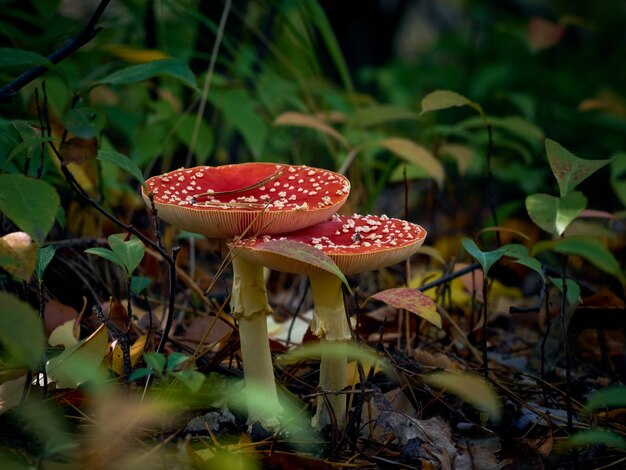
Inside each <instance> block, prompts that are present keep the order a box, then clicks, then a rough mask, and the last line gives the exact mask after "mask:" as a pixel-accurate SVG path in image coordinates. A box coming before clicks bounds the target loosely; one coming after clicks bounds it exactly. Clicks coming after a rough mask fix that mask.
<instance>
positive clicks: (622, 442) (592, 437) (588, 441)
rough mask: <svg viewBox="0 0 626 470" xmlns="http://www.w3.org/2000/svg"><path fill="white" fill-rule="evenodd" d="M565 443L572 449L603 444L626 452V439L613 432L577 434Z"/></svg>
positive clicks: (596, 430)
mask: <svg viewBox="0 0 626 470" xmlns="http://www.w3.org/2000/svg"><path fill="white" fill-rule="evenodd" d="M567 443H568V444H569V445H570V446H572V447H579V446H591V445H597V444H604V445H605V446H607V447H612V448H614V449H619V450H622V451H626V439H624V438H623V437H622V436H620V435H619V434H616V433H614V432H611V431H600V430H598V429H589V430H586V431H580V432H577V433H576V434H574V435H573V436H572V437H570V438H569V439H568V441H567Z"/></svg>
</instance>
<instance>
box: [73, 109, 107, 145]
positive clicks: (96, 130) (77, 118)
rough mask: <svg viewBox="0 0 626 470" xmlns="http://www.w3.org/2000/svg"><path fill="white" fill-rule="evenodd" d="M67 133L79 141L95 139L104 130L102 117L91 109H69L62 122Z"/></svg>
mask: <svg viewBox="0 0 626 470" xmlns="http://www.w3.org/2000/svg"><path fill="white" fill-rule="evenodd" d="M63 124H65V127H66V128H67V130H68V131H70V132H71V133H72V134H74V135H75V136H76V137H80V138H81V139H91V138H92V137H97V136H98V135H99V134H100V132H101V131H102V129H104V125H105V120H104V116H103V115H102V114H100V113H99V112H98V111H96V110H95V109H92V108H74V109H70V110H69V111H68V112H67V115H66V116H65V119H64V120H63Z"/></svg>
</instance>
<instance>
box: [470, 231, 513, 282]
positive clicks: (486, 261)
mask: <svg viewBox="0 0 626 470" xmlns="http://www.w3.org/2000/svg"><path fill="white" fill-rule="evenodd" d="M461 244H462V245H463V248H465V249H466V250H467V252H468V253H469V254H470V255H472V256H473V257H474V258H476V261H478V262H479V263H480V265H481V266H482V268H483V272H484V273H485V275H487V274H489V270H490V269H491V266H493V264H494V263H495V262H496V261H498V260H499V259H500V258H502V257H503V256H504V255H505V254H506V250H505V249H504V248H498V249H497V250H493V251H481V250H480V248H478V246H476V243H474V241H473V240H471V239H469V238H464V239H463V240H461Z"/></svg>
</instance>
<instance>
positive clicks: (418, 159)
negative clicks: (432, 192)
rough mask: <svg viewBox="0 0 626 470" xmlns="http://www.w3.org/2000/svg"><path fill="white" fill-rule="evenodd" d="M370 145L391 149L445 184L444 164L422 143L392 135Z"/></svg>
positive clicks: (438, 183) (439, 183)
mask: <svg viewBox="0 0 626 470" xmlns="http://www.w3.org/2000/svg"><path fill="white" fill-rule="evenodd" d="M370 146H374V147H382V148H384V149H387V150H389V151H390V152H391V153H394V154H395V155H397V156H398V157H400V158H402V159H403V160H406V161H407V162H409V163H412V164H413V165H416V166H418V167H420V168H421V169H423V170H424V171H426V173H428V175H429V176H430V177H431V178H432V179H434V180H435V181H436V182H437V185H438V186H441V185H443V177H444V171H443V165H442V164H441V162H440V161H439V160H437V159H436V158H435V156H434V155H433V154H432V153H431V152H430V151H429V150H427V149H425V148H424V147H422V146H421V145H419V144H417V143H415V142H413V141H411V140H408V139H402V138H399V137H392V138H389V139H383V140H379V141H376V142H373V143H372V144H368V147H370Z"/></svg>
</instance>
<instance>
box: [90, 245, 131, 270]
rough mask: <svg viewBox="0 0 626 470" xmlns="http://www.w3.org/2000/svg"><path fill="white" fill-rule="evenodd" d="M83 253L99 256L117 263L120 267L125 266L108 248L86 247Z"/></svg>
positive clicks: (123, 267)
mask: <svg viewBox="0 0 626 470" xmlns="http://www.w3.org/2000/svg"><path fill="white" fill-rule="evenodd" d="M85 253H88V254H90V255H96V256H100V257H101V258H104V259H106V260H109V261H111V262H112V263H114V264H116V265H118V266H119V267H120V268H122V269H124V270H126V267H125V266H124V261H122V260H121V259H120V258H119V257H118V256H117V255H116V254H115V253H113V252H112V251H111V250H109V249H108V248H102V247H99V246H98V247H95V248H87V249H86V250H85Z"/></svg>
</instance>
